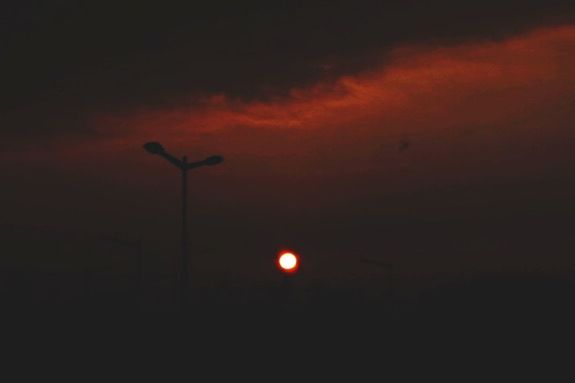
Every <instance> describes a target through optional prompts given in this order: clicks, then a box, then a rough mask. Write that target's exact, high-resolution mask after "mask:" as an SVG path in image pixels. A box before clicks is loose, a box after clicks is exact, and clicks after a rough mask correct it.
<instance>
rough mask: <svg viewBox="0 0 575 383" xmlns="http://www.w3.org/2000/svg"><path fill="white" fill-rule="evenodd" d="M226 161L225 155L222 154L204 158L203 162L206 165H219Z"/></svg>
mask: <svg viewBox="0 0 575 383" xmlns="http://www.w3.org/2000/svg"><path fill="white" fill-rule="evenodd" d="M223 161H224V157H222V156H211V157H208V158H206V159H205V160H203V161H202V162H203V163H204V165H217V164H219V163H222V162H223Z"/></svg>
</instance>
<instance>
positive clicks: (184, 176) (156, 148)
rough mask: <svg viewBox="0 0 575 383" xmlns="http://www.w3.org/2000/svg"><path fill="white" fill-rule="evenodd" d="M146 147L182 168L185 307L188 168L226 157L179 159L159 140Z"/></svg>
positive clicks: (183, 292)
mask: <svg viewBox="0 0 575 383" xmlns="http://www.w3.org/2000/svg"><path fill="white" fill-rule="evenodd" d="M144 149H145V150H146V151H147V152H148V153H150V154H157V155H159V156H161V157H163V158H165V159H166V160H167V161H168V162H170V163H171V164H172V165H175V166H176V167H177V168H178V169H180V171H181V174H182V258H181V267H180V299H181V307H182V309H184V308H185V307H186V306H187V301H188V298H187V297H188V272H189V271H188V269H189V263H188V238H187V232H188V228H187V226H188V218H187V210H188V209H187V189H188V185H187V184H188V177H187V176H188V170H192V169H195V168H198V167H201V166H204V165H217V164H220V163H221V162H222V161H223V160H224V159H223V157H222V156H211V157H208V158H206V159H204V160H202V161H197V162H188V157H186V156H183V157H182V159H181V160H179V159H177V158H176V157H174V156H173V155H171V154H170V153H168V152H166V150H165V149H164V147H163V146H162V145H161V144H160V143H158V142H147V143H145V144H144Z"/></svg>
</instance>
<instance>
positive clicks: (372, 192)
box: [0, 0, 575, 280]
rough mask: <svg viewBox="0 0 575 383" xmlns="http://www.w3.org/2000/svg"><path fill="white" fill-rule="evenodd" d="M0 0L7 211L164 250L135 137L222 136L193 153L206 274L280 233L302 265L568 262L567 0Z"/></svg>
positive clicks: (10, 221) (182, 149)
mask: <svg viewBox="0 0 575 383" xmlns="http://www.w3.org/2000/svg"><path fill="white" fill-rule="evenodd" d="M1 7H2V9H1V10H0V14H1V15H2V16H0V17H2V23H0V25H1V26H0V28H1V29H2V30H1V36H2V39H1V40H0V46H1V47H2V51H3V57H4V58H3V63H2V67H3V70H2V71H1V72H2V73H1V74H0V76H2V83H3V86H2V91H1V93H0V94H1V97H2V103H1V105H0V110H1V112H0V125H1V126H2V129H1V131H0V134H1V136H0V137H1V139H0V160H1V161H0V174H1V175H2V179H3V181H4V182H2V192H1V195H2V198H1V201H2V202H1V204H2V205H1V210H2V215H1V217H0V224H2V225H3V227H4V228H5V232H8V233H11V231H10V230H12V229H10V230H9V229H6V228H9V227H24V228H28V229H22V230H24V232H25V233H27V231H26V230H30V232H31V233H36V231H34V230H40V231H46V232H49V233H57V234H53V235H61V236H64V237H65V238H72V237H74V238H86V237H88V238H94V237H98V236H116V237H118V238H125V239H127V240H134V239H139V240H142V241H143V243H144V244H145V247H146V255H147V257H148V258H147V259H148V260H147V262H149V265H150V266H149V267H150V268H153V269H158V270H160V269H162V270H163V268H165V269H166V270H169V269H170V267H173V265H172V263H173V262H175V259H176V257H177V256H178V244H179V242H178V240H179V228H180V226H179V225H180V221H179V213H180V211H179V209H180V194H179V193H180V189H179V187H180V178H179V174H178V171H177V169H175V168H174V167H173V166H172V165H170V164H169V163H167V162H165V161H163V160H162V159H161V158H157V157H153V156H150V155H149V154H147V153H146V152H145V151H144V150H143V149H142V145H143V144H144V143H145V142H148V141H158V142H161V143H162V144H163V145H164V147H165V148H166V150H168V151H169V152H170V153H172V154H174V155H175V156H177V157H181V156H183V155H186V156H188V158H189V159H190V160H191V161H194V160H200V159H203V158H205V157H207V156H209V155H213V154H219V155H222V156H223V157H224V159H225V160H224V162H223V163H222V164H221V165H218V166H214V167H209V168H208V167H205V168H199V169H196V170H193V171H191V172H190V173H189V187H190V194H189V209H190V225H191V229H190V242H191V250H192V253H193V256H192V260H191V262H192V270H196V271H197V275H201V276H203V277H205V278H207V279H209V278H212V279H214V280H254V279H259V278H264V279H265V278H271V277H272V275H273V273H276V271H275V270H274V269H273V267H272V266H273V256H274V255H275V253H276V252H277V251H278V250H281V249H283V248H293V249H294V250H296V251H298V252H300V253H301V254H302V257H303V259H304V260H305V261H306V262H307V263H306V264H304V265H306V267H302V272H308V273H310V274H313V275H314V276H317V277H318V278H320V277H325V276H328V277H334V276H338V277H341V278H352V277H358V276H359V277H361V276H363V275H365V273H366V271H365V265H362V264H361V262H359V260H360V259H362V258H364V257H367V258H372V259H379V260H383V261H386V262H393V263H394V264H395V265H397V268H398V269H399V270H405V272H406V273H407V274H409V275H414V276H421V275H426V274H433V273H435V274H441V273H447V272H450V273H465V272H476V271H482V270H489V271H500V270H515V271H517V270H519V271H524V270H534V269H544V270H546V271H549V272H565V271H567V270H570V268H571V267H572V263H571V260H570V258H571V255H572V253H573V250H574V248H575V244H574V243H573V241H572V238H571V237H570V232H571V230H570V228H571V224H572V222H573V218H574V217H575V216H574V213H575V211H574V207H575V206H574V202H573V200H574V199H573V197H572V196H573V193H574V192H575V176H574V172H573V171H574V170H575V169H574V168H575V166H574V164H575V158H574V157H575V151H574V150H573V146H574V145H575V132H574V131H573V126H574V122H575V108H574V106H575V105H574V103H575V71H574V70H573V68H574V67H575V5H574V4H572V3H571V4H570V3H569V2H567V1H545V2H541V1H515V0H500V1H482V2H460V1H451V0H440V1H428V2H424V1H359V2H358V1H354V2H350V1H305V2H293V1H292V2H250V1H247V2H241V3H240V2H235V3H233V4H226V3H223V2H210V3H209V4H205V5H200V6H198V5H197V4H193V5H192V3H191V2H169V1H168V2H162V3H161V5H160V4H158V3H147V2H141V1H138V2H136V1H133V2H131V1H126V2H122V4H121V5H119V4H117V3H116V2H112V1H98V2H81V1H71V0H60V1H7V2H4V3H3V5H2V6H1ZM31 228H33V229H31ZM71 233H73V234H71ZM36 235H37V234H29V238H30V240H33V238H36V237H35V236H36ZM50 235H52V234H50ZM5 236H6V235H5ZM24 238H26V234H25V235H24ZM18 257H21V255H18ZM26 257H27V258H29V259H30V260H29V262H30V263H31V264H38V265H42V266H49V265H52V264H54V262H53V260H52V259H51V258H50V256H47V255H46V254H44V255H41V254H36V253H35V254H27V255H26ZM11 262H14V263H15V264H18V262H21V260H11ZM55 263H56V264H60V263H61V261H57V262H55ZM306 270H307V271H306ZM201 276H199V278H202V277H201Z"/></svg>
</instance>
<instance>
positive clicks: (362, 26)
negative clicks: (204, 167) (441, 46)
mask: <svg viewBox="0 0 575 383" xmlns="http://www.w3.org/2000/svg"><path fill="white" fill-rule="evenodd" d="M574 8H575V6H573V5H569V4H567V2H561V1H546V2H541V1H518V0H502V1H497V2H491V1H490V2H485V1H484V2H477V3H469V2H459V1H454V0H442V1H434V2H422V1H388V2H381V1H363V2H357V1H354V2H350V1H329V2H328V1H305V2H285V3H278V2H269V1H267V2H263V1H259V2H256V1H252V2H229V3H226V2H209V4H208V3H207V2H206V3H204V4H197V3H196V2H183V1H181V2H162V3H161V5H160V3H157V2H141V1H126V2H121V3H118V2H115V1H114V2H112V1H99V2H76V1H66V0H61V1H39V0H36V1H11V2H8V3H4V5H3V12H2V14H3V15H4V17H3V20H2V27H1V28H2V35H3V38H2V42H1V44H2V45H1V46H2V50H3V63H2V66H3V70H2V84H3V85H2V88H3V90H2V99H1V101H2V103H1V105H2V120H1V124H2V134H3V137H4V140H3V142H4V144H3V145H4V146H6V145H9V144H8V141H13V140H18V141H20V142H29V141H30V140H34V137H37V138H38V139H44V138H48V137H55V136H59V135H61V134H68V133H69V132H70V133H74V132H76V133H78V134H85V133H86V130H87V127H86V124H85V120H86V117H87V116H89V115H91V114H93V113H113V112H124V111H126V110H131V109H134V108H138V107H142V106H154V107H162V106H174V105H178V104H182V103H189V102H190V100H193V99H195V98H196V97H200V96H202V95H204V94H206V93H225V94H227V95H229V96H231V97H240V98H243V99H254V98H259V99H262V98H267V97H270V96H276V95H278V94H282V93H285V92H287V91H288V90H290V89H292V88H293V87H294V86H296V87H297V86H305V85H309V84H312V83H315V82H317V81H320V80H321V81H325V80H329V79H336V78H338V77H339V76H341V75H342V74H352V73H357V72H359V71H362V70H365V69H366V68H369V67H371V66H373V65H374V64H379V63H380V62H381V59H382V55H383V54H384V53H385V52H386V50H387V49H389V48H390V47H392V46H396V45H398V44H401V43H405V42H418V41H426V42H430V41H443V40H450V41H452V40H465V39H480V38H487V39H492V38H500V37H502V36H504V35H506V34H509V33H514V32H517V31H518V30H521V29H524V28H526V27H531V26H533V25H539V24H556V23H561V22H567V21H570V20H572V19H573V15H574V13H573V10H574Z"/></svg>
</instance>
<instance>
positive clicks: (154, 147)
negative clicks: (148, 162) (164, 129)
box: [144, 142, 164, 154]
mask: <svg viewBox="0 0 575 383" xmlns="http://www.w3.org/2000/svg"><path fill="white" fill-rule="evenodd" d="M144 149H146V151H147V152H148V153H150V154H161V153H164V147H163V146H162V145H160V143H159V142H146V143H145V144H144Z"/></svg>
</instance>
